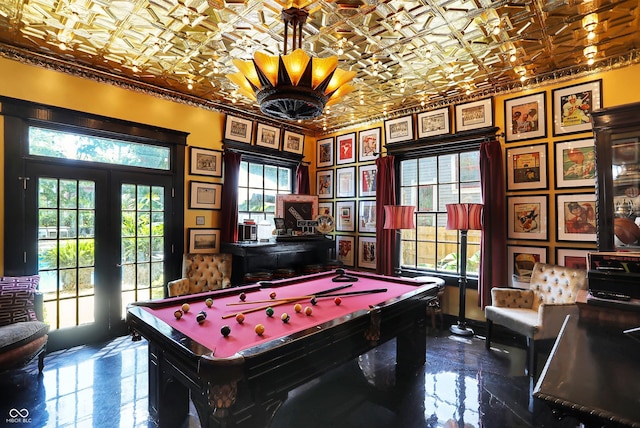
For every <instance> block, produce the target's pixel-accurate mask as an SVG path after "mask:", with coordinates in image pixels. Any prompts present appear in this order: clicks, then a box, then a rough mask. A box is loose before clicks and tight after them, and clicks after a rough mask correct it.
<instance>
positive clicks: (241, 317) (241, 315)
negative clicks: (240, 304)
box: [236, 314, 244, 324]
mask: <svg viewBox="0 0 640 428" xmlns="http://www.w3.org/2000/svg"><path fill="white" fill-rule="evenodd" d="M236 321H237V322H238V324H242V323H243V322H244V314H238V315H236Z"/></svg>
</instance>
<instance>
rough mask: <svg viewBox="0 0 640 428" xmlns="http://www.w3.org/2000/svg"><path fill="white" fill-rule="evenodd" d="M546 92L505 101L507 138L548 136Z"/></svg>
mask: <svg viewBox="0 0 640 428" xmlns="http://www.w3.org/2000/svg"><path fill="white" fill-rule="evenodd" d="M546 99H547V93H546V92H539V93H537V94H532V95H527V96H524V97H518V98H512V99H510V100H505V101H504V111H505V113H504V121H505V124H504V129H506V132H505V140H506V141H507V142H508V143H510V142H513V141H522V140H530V139H532V138H544V137H546V136H547V121H546V117H547V114H546V105H547V104H546Z"/></svg>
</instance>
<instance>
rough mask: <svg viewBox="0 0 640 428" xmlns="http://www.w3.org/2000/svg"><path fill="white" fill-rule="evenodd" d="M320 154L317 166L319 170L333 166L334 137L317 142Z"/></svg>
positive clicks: (318, 154)
mask: <svg viewBox="0 0 640 428" xmlns="http://www.w3.org/2000/svg"><path fill="white" fill-rule="evenodd" d="M317 147H318V153H317V154H316V156H317V159H318V161H317V163H316V166H317V167H318V168H324V167H327V166H333V137H331V138H324V139H322V140H318V142H317Z"/></svg>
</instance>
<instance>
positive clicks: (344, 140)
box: [336, 132, 356, 165]
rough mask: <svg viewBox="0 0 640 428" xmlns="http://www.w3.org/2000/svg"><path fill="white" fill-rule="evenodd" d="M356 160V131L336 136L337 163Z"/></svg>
mask: <svg viewBox="0 0 640 428" xmlns="http://www.w3.org/2000/svg"><path fill="white" fill-rule="evenodd" d="M355 161H356V133H355V132H350V133H349V134H344V135H339V136H337V137H336V165H342V164H345V163H354V162H355Z"/></svg>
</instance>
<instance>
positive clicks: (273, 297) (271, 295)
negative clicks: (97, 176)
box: [269, 291, 276, 299]
mask: <svg viewBox="0 0 640 428" xmlns="http://www.w3.org/2000/svg"><path fill="white" fill-rule="evenodd" d="M269 297H271V299H275V298H276V292H275V291H273V292H271V294H269Z"/></svg>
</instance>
